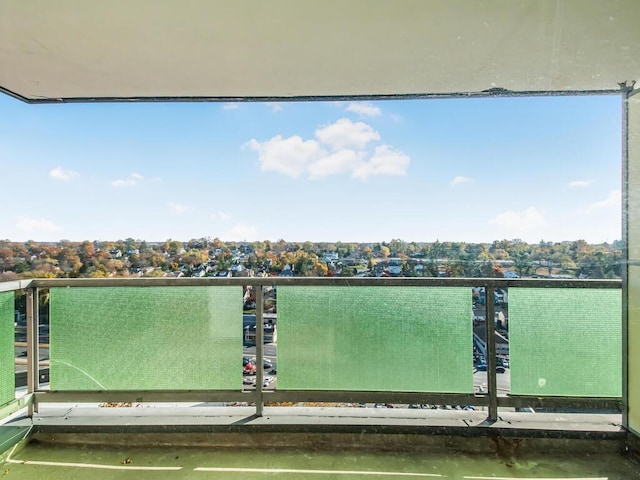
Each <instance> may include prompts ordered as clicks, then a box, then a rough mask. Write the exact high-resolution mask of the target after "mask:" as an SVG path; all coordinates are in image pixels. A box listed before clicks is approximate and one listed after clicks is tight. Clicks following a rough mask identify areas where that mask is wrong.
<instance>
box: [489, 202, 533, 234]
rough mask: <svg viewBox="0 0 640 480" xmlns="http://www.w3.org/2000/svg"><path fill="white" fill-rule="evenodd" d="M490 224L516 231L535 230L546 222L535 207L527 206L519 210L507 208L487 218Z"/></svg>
mask: <svg viewBox="0 0 640 480" xmlns="http://www.w3.org/2000/svg"><path fill="white" fill-rule="evenodd" d="M489 224H490V225H496V226H498V227H500V228H503V229H508V230H512V231H517V232H526V231H530V230H535V229H536V228H539V227H542V226H544V225H545V224H546V221H545V218H544V215H543V214H542V213H541V212H540V211H539V210H538V209H537V208H536V207H529V208H527V209H526V210H524V211H521V212H514V211H513V210H509V211H508V212H503V213H501V214H499V215H497V216H496V217H495V218H493V219H491V220H489Z"/></svg>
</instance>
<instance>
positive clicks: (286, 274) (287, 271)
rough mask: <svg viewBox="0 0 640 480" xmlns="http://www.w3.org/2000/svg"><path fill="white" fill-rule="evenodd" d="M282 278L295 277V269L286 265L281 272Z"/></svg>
mask: <svg viewBox="0 0 640 480" xmlns="http://www.w3.org/2000/svg"><path fill="white" fill-rule="evenodd" d="M280 276H281V277H293V268H291V265H285V266H284V268H283V269H282V271H281V272H280Z"/></svg>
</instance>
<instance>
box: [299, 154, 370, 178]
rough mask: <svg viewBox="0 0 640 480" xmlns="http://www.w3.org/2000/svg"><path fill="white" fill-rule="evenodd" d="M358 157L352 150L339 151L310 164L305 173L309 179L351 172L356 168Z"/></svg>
mask: <svg viewBox="0 0 640 480" xmlns="http://www.w3.org/2000/svg"><path fill="white" fill-rule="evenodd" d="M360 156H361V155H358V153H356V152H355V151H353V150H340V151H338V152H334V153H332V154H330V155H327V156H325V157H322V158H320V159H319V160H316V161H315V162H313V163H311V164H310V165H309V166H308V167H307V171H308V173H309V176H310V177H311V178H321V177H325V176H327V175H335V174H338V173H346V172H352V171H353V170H354V169H355V168H356V167H357V166H358V163H359V157H360Z"/></svg>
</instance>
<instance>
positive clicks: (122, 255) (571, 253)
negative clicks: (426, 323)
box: [0, 238, 624, 281]
mask: <svg viewBox="0 0 640 480" xmlns="http://www.w3.org/2000/svg"><path fill="white" fill-rule="evenodd" d="M390 258H393V259H394V262H393V264H394V265H395V266H396V268H397V266H398V265H399V266H400V272H401V273H400V275H403V276H447V277H486V276H493V277H495V276H504V274H505V272H506V271H508V272H511V273H510V274H512V275H513V274H515V275H518V276H521V277H530V276H566V277H572V278H573V277H575V278H620V276H621V274H622V266H623V264H624V258H623V253H622V244H621V242H619V241H616V242H613V243H610V244H609V243H604V244H597V245H593V244H589V243H587V242H585V241H584V240H576V241H565V242H545V241H541V242H539V243H535V244H529V243H526V242H523V241H522V240H519V239H515V240H496V241H494V242H492V243H466V242H439V241H436V242H431V243H418V242H405V241H403V240H397V239H394V240H391V241H389V242H378V243H346V242H344V243H343V242H335V243H329V242H287V241H285V240H279V241H277V242H272V241H261V242H223V241H221V240H220V239H218V238H214V239H211V238H199V239H192V240H189V241H188V242H180V241H176V240H166V241H165V242H147V241H144V240H134V239H132V238H128V239H126V240H117V241H83V242H72V241H67V240H61V241H59V242H55V243H51V242H34V241H28V242H12V241H9V240H0V280H1V281H9V280H17V279H23V278H56V277H60V278H74V277H128V276H134V275H135V276H183V275H184V276H216V275H217V276H221V275H225V274H229V275H231V274H232V273H234V274H238V275H241V274H242V275H250V274H263V275H264V274H267V275H278V274H282V273H283V272H287V273H289V274H293V275H296V276H333V275H341V276H351V275H365V276H366V275H371V276H373V275H378V276H379V275H387V274H388V270H387V269H386V265H388V260H389V259H390Z"/></svg>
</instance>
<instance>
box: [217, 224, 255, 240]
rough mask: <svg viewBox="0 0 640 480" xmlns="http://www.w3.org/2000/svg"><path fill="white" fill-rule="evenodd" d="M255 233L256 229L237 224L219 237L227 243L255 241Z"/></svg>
mask: <svg viewBox="0 0 640 480" xmlns="http://www.w3.org/2000/svg"><path fill="white" fill-rule="evenodd" d="M257 233H258V229H257V228H256V227H253V226H251V225H245V224H243V223H238V224H236V225H234V226H233V227H232V228H231V230H229V231H228V232H226V233H224V234H223V235H221V238H222V239H223V240H228V241H244V240H256V239H257Z"/></svg>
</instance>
